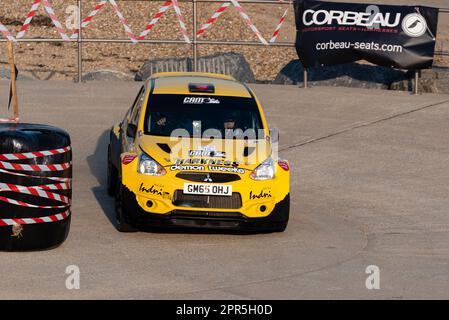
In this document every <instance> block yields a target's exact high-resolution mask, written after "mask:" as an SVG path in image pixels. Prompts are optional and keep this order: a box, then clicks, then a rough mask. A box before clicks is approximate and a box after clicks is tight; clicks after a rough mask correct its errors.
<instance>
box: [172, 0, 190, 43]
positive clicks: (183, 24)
mask: <svg viewBox="0 0 449 320" xmlns="http://www.w3.org/2000/svg"><path fill="white" fill-rule="evenodd" d="M171 2H172V3H173V7H174V8H175V12H176V17H177V18H178V22H179V27H180V29H181V34H182V36H183V37H184V41H185V42H186V43H190V38H189V36H188V34H187V27H186V21H185V19H184V16H183V15H182V12H181V8H179V3H178V0H171Z"/></svg>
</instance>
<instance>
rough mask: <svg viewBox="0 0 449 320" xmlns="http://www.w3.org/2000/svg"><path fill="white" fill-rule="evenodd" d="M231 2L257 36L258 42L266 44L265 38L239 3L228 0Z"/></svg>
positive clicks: (234, 0)
mask: <svg viewBox="0 0 449 320" xmlns="http://www.w3.org/2000/svg"><path fill="white" fill-rule="evenodd" d="M229 1H231V2H232V4H233V5H234V7H235V8H236V9H237V11H238V12H239V14H240V16H241V17H242V18H243V20H245V23H246V24H247V25H248V27H249V28H250V29H251V30H252V31H253V32H254V34H255V35H256V36H257V38H259V40H260V42H262V43H263V44H265V45H268V42H267V40H265V38H264V37H263V36H262V34H261V33H260V31H259V30H258V29H257V27H256V26H255V25H254V23H253V22H252V21H251V19H250V17H249V16H248V15H247V14H246V12H245V10H244V9H243V7H242V6H241V5H240V3H239V2H238V1H237V0H229Z"/></svg>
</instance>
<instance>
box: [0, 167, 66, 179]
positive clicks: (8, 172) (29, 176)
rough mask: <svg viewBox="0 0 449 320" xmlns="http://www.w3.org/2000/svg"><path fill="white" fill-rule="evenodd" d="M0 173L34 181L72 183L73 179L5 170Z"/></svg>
mask: <svg viewBox="0 0 449 320" xmlns="http://www.w3.org/2000/svg"><path fill="white" fill-rule="evenodd" d="M0 173H4V174H8V175H11V176H20V177H27V178H33V179H47V180H51V181H58V182H70V181H72V179H71V178H61V177H42V176H33V175H30V174H24V173H18V172H12V171H8V170H3V169H0Z"/></svg>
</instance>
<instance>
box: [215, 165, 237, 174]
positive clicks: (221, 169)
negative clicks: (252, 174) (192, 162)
mask: <svg viewBox="0 0 449 320" xmlns="http://www.w3.org/2000/svg"><path fill="white" fill-rule="evenodd" d="M208 168H209V171H219V172H226V173H238V174H244V173H245V170H243V169H242V168H236V167H219V166H209V167H208Z"/></svg>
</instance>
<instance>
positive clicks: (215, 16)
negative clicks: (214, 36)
mask: <svg viewBox="0 0 449 320" xmlns="http://www.w3.org/2000/svg"><path fill="white" fill-rule="evenodd" d="M230 5H231V4H230V3H229V2H225V3H223V4H222V5H221V6H220V8H218V9H217V10H216V11H215V12H214V14H213V15H212V17H210V19H209V20H207V21H206V23H205V24H203V25H202V26H201V28H200V29H199V30H198V32H197V34H196V36H197V37H201V35H202V34H203V33H204V32H206V30H207V29H209V28H210V27H211V26H212V25H213V24H214V22H215V21H217V20H218V18H219V17H220V16H221V15H222V14H223V12H225V11H226V9H227V8H229V6H230Z"/></svg>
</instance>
